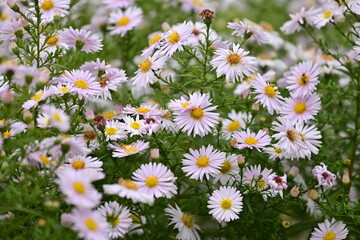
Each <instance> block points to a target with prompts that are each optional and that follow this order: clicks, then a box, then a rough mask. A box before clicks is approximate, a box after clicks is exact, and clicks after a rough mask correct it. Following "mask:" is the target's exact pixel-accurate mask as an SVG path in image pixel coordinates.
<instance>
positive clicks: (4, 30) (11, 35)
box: [0, 18, 29, 41]
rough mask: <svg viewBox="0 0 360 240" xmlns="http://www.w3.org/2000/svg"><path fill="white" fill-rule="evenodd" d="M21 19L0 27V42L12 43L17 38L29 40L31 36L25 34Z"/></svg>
mask: <svg viewBox="0 0 360 240" xmlns="http://www.w3.org/2000/svg"><path fill="white" fill-rule="evenodd" d="M21 21H22V20H21V19H15V18H14V19H12V20H11V21H8V22H7V23H6V24H2V25H1V26H0V40H1V41H10V40H15V39H17V38H27V37H29V35H28V34H27V33H26V32H25V30H24V27H23V25H22V23H21Z"/></svg>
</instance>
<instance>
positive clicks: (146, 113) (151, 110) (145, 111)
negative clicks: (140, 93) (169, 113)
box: [122, 104, 164, 118]
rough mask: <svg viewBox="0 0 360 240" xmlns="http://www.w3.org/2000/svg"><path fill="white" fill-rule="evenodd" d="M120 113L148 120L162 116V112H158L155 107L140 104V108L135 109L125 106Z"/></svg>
mask: <svg viewBox="0 0 360 240" xmlns="http://www.w3.org/2000/svg"><path fill="white" fill-rule="evenodd" d="M122 112H123V113H126V114H132V115H139V116H143V117H144V118H149V117H156V116H161V115H163V112H164V111H162V110H159V109H158V106H157V105H147V104H141V105H140V107H137V108H136V107H132V106H131V105H127V106H125V108H124V109H123V111H122Z"/></svg>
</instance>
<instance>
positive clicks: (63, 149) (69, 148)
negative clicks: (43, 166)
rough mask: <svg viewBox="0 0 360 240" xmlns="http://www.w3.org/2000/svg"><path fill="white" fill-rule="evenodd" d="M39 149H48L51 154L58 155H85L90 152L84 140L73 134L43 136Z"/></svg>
mask: <svg viewBox="0 0 360 240" xmlns="http://www.w3.org/2000/svg"><path fill="white" fill-rule="evenodd" d="M40 148H41V149H49V152H50V154H51V155H52V156H60V155H63V154H64V155H87V154H89V153H90V149H88V148H87V147H86V145H85V143H84V142H82V141H78V139H77V138H75V137H73V136H67V135H60V136H58V137H50V138H45V139H43V140H42V141H41V142H40Z"/></svg>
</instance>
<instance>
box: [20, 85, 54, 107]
mask: <svg viewBox="0 0 360 240" xmlns="http://www.w3.org/2000/svg"><path fill="white" fill-rule="evenodd" d="M51 94H52V92H51V90H48V89H46V88H45V89H44V90H39V91H37V92H36V93H35V95H34V96H33V97H32V98H31V99H30V100H27V101H26V102H24V103H23V105H22V108H24V109H30V108H33V107H36V106H37V105H38V104H39V102H41V101H43V100H45V99H46V98H48V97H49V96H51Z"/></svg>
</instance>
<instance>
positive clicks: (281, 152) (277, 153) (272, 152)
mask: <svg viewBox="0 0 360 240" xmlns="http://www.w3.org/2000/svg"><path fill="white" fill-rule="evenodd" d="M264 152H265V153H267V154H268V155H269V159H270V160H275V159H277V158H278V159H283V158H287V152H286V150H285V149H283V148H282V147H281V146H280V145H279V144H274V145H272V146H271V147H266V148H264Z"/></svg>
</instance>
